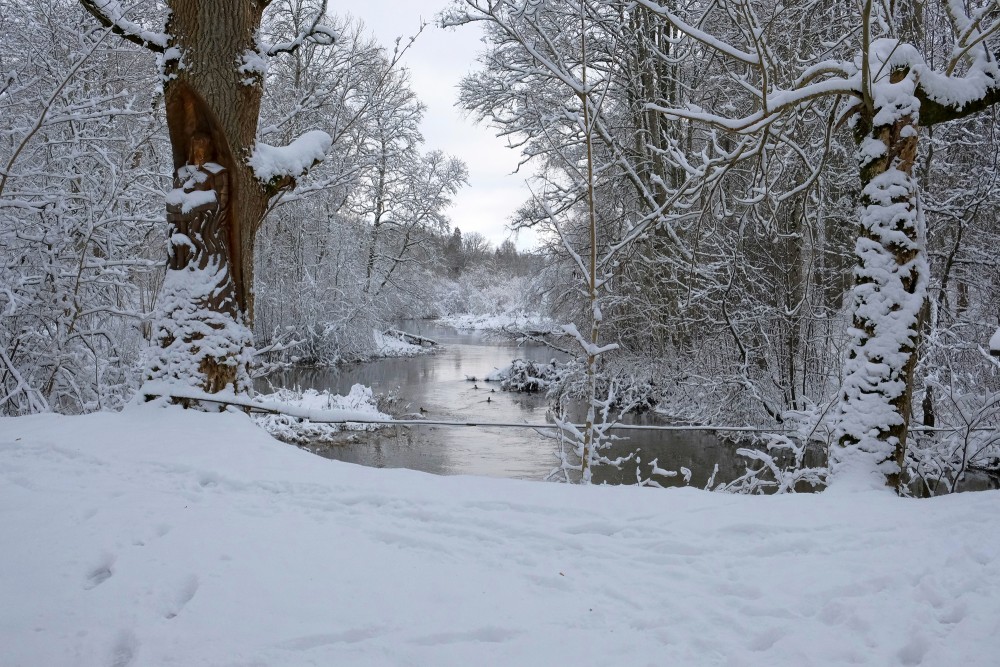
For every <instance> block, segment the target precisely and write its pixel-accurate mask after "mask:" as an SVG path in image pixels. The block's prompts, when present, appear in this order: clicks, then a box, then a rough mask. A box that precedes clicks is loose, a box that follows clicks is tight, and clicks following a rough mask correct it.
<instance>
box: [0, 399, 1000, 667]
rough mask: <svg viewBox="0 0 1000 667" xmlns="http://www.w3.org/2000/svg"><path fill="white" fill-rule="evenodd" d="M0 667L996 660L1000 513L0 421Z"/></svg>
mask: <svg viewBox="0 0 1000 667" xmlns="http://www.w3.org/2000/svg"><path fill="white" fill-rule="evenodd" d="M0 534H2V535H3V536H4V539H3V546H2V548H0V600H2V602H3V604H2V605H0V665H3V666H4V667H13V666H24V667H38V666H44V667H59V666H63V665H66V666H69V665H74V666H75V665H82V666H89V665H95V666H101V667H107V666H115V667H124V666H126V665H131V666H139V665H156V666H159V665H184V666H186V667H190V666H194V665H227V666H235V665H241V666H251V665H253V666H263V665H297V666H298V665H323V666H332V665H344V666H351V667H358V666H364V665H421V666H423V665H426V666H435V667H437V666H442V665H456V666H458V665H461V666H463V667H468V666H479V665H512V666H522V665H539V666H541V665H546V666H549V665H572V666H578V665H685V666H687V665H747V666H765V665H766V666H769V667H770V666H780V665H796V666H803V665H841V664H862V665H879V666H884V665H921V664H924V665H962V667H972V666H974V665H983V666H986V665H996V664H997V662H996V661H997V655H998V654H1000V493H996V492H987V493H978V494H966V495H960V496H953V497H946V498H940V499H936V500H932V501H904V500H899V499H896V498H894V497H893V496H891V495H889V494H887V493H884V492H880V491H879V492H865V493H838V492H837V491H836V490H834V491H832V492H828V493H826V494H823V495H816V496H786V497H772V498H760V497H734V496H727V495H718V494H709V493H704V492H700V491H695V490H689V489H687V490H685V489H682V490H670V491H661V490H650V489H638V488H625V487H617V488H610V487H603V488H601V487H595V488H582V487H567V486H560V485H554V484H544V483H533V482H521V481H514V480H497V479H478V478H471V477H434V476H430V475H425V474H422V473H416V472H411V471H399V470H376V469H368V468H361V467H356V466H352V465H349V464H343V463H338V462H334V461H328V460H325V459H320V458H317V457H314V456H312V455H309V454H306V453H304V452H302V451H299V450H297V449H295V448H293V447H290V446H287V445H282V444H279V443H277V442H275V441H273V440H271V439H270V438H269V437H268V436H266V435H264V434H263V433H262V432H261V431H259V430H257V429H256V427H254V426H253V425H252V423H251V422H250V420H249V419H247V418H246V417H243V416H242V415H223V416H219V415H215V416H212V415H206V414H200V413H195V412H184V411H180V410H177V409H158V408H151V407H138V408H131V409H129V410H128V411H127V412H126V413H124V414H121V415H116V414H98V415H91V416H87V417H72V418H68V417H54V416H40V417H29V418H19V419H7V420H0Z"/></svg>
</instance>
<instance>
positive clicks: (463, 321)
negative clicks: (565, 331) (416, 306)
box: [437, 312, 562, 334]
mask: <svg viewBox="0 0 1000 667" xmlns="http://www.w3.org/2000/svg"><path fill="white" fill-rule="evenodd" d="M437 321H438V323H439V324H446V325H448V326H451V327H455V328H456V329H466V330H470V331H508V332H511V333H517V332H522V331H523V332H529V333H560V334H561V333H562V328H561V327H560V326H559V325H558V324H557V323H556V321H555V320H552V319H549V318H547V317H543V316H541V315H539V314H537V313H524V312H513V313H502V314H499V315H474V314H470V313H464V314H456V315H444V316H442V317H441V318H439V319H438V320H437Z"/></svg>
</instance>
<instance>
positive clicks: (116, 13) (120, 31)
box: [80, 0, 170, 53]
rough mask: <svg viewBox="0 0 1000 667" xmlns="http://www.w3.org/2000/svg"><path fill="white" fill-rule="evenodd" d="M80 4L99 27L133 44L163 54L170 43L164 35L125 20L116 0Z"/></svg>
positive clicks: (87, 0) (95, 0) (100, 0)
mask: <svg viewBox="0 0 1000 667" xmlns="http://www.w3.org/2000/svg"><path fill="white" fill-rule="evenodd" d="M80 4H81V5H83V8H84V9H86V10H87V12H89V13H90V14H91V16H93V17H94V18H96V19H97V20H98V21H100V23H101V25H103V26H104V27H105V28H110V29H111V32H113V33H114V34H116V35H118V36H119V37H121V38H122V39H126V40H128V41H130V42H132V43H133V44H137V45H139V46H143V47H146V48H147V49H149V50H151V51H156V52H157V53H163V52H164V51H165V50H166V48H167V44H168V43H169V42H170V36H169V35H167V34H166V33H164V32H154V31H152V30H146V29H145V28H143V27H142V26H141V25H139V24H138V23H135V22H134V21H129V20H128V19H126V18H125V10H124V9H122V6H121V3H120V2H118V0H80Z"/></svg>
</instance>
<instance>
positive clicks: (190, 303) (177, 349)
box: [149, 0, 268, 393]
mask: <svg viewBox="0 0 1000 667" xmlns="http://www.w3.org/2000/svg"><path fill="white" fill-rule="evenodd" d="M265 4H266V3H263V2H257V1H255V0H211V1H204V0H171V1H170V2H169V5H170V9H171V11H172V14H171V16H170V20H169V22H168V25H167V33H168V34H169V35H171V38H172V41H171V44H170V47H171V48H170V49H169V50H168V51H167V52H166V54H165V56H164V58H165V63H164V79H165V81H164V98H165V102H166V112H167V127H168V129H169V132H170V141H171V145H172V148H173V164H174V173H175V183H174V186H175V189H174V191H173V192H172V193H171V194H170V196H169V197H168V205H167V220H168V223H169V239H168V241H169V251H168V265H167V277H166V280H165V282H164V287H163V290H162V292H161V295H160V301H159V305H158V308H157V316H156V323H155V338H156V341H157V342H158V343H159V349H158V350H154V351H153V359H151V360H150V364H149V379H150V380H162V381H167V382H177V381H180V382H182V383H185V384H194V385H196V386H198V387H199V388H201V389H203V390H204V391H206V392H209V393H215V392H218V391H221V390H224V389H226V388H227V387H231V388H232V389H233V390H235V391H238V392H239V391H246V390H248V389H249V377H248V374H247V363H248V361H249V355H250V350H251V348H252V343H253V341H252V337H251V334H250V331H249V328H248V327H249V325H250V322H251V319H252V316H253V296H252V285H253V274H252V271H253V246H254V237H255V235H256V231H257V228H258V227H259V225H260V222H261V220H262V219H263V216H264V213H265V211H266V209H267V203H268V196H267V192H266V190H265V187H264V186H263V184H261V183H260V182H259V181H257V179H256V178H255V177H254V174H253V172H252V170H251V168H250V167H249V165H248V164H247V157H248V155H249V153H250V151H251V149H252V148H253V145H254V140H255V136H256V132H257V123H258V117H259V112H260V104H261V96H262V94H263V81H262V78H261V75H260V73H258V72H253V71H241V69H240V63H241V61H242V59H243V57H244V54H246V53H247V52H254V51H256V50H257V49H258V47H257V44H256V42H255V39H256V35H257V31H258V29H259V28H260V22H261V14H262V11H263V7H264V6H265Z"/></svg>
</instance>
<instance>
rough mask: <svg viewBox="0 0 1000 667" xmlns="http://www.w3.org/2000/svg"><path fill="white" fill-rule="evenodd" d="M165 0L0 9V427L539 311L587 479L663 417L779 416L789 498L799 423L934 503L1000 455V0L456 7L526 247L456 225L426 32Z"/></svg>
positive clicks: (246, 383)
mask: <svg viewBox="0 0 1000 667" xmlns="http://www.w3.org/2000/svg"><path fill="white" fill-rule="evenodd" d="M227 2H228V0H227ZM147 4H148V6H145V5H144V6H142V7H141V8H139V7H137V8H133V9H126V8H124V6H123V5H121V4H119V3H118V2H115V1H113V0H82V1H80V2H76V1H71V0H24V1H19V2H3V3H2V4H0V34H2V35H3V37H2V39H3V42H4V45H3V46H4V48H3V49H0V54H2V55H0V167H2V170H0V414H5V415H11V416H14V415H25V414H31V413H39V412H48V411H54V412H59V413H64V414H79V413H88V412H93V411H101V410H117V409H120V408H122V407H123V406H125V405H126V404H128V403H130V402H132V401H134V400H136V397H138V396H146V397H152V396H157V395H171V396H174V397H175V399H177V400H181V401H184V400H188V401H191V400H194V398H192V397H187V398H185V397H183V396H177V387H181V388H186V389H188V390H196V391H202V392H205V393H206V394H215V393H219V392H230V393H235V394H240V393H246V392H251V391H252V389H251V385H252V383H253V378H255V377H258V376H260V375H263V374H266V373H267V372H269V371H273V370H274V369H275V368H280V367H288V366H289V365H295V364H299V365H301V364H313V365H315V364H319V365H334V366H335V365H337V364H341V363H344V362H350V361H356V360H362V359H368V358H372V357H373V356H376V355H377V347H378V334H379V332H381V331H384V330H386V329H390V328H392V327H393V323H394V322H397V321H399V320H400V319H401V318H434V317H441V316H447V315H454V314H462V313H465V314H473V315H497V314H501V313H513V312H521V313H524V312H530V313H534V314H537V315H541V316H544V317H547V318H549V319H550V320H551V322H553V323H554V328H553V329H552V331H553V332H554V335H549V336H548V340H549V342H550V343H551V344H553V345H555V346H556V347H558V348H559V349H564V350H565V349H570V348H572V350H571V352H572V353H573V355H574V356H575V361H572V362H569V363H568V367H567V369H566V370H565V371H564V372H561V373H560V374H559V382H558V383H556V384H557V385H558V386H556V387H554V388H552V389H550V392H552V393H553V395H556V396H559V397H565V396H573V397H576V398H577V399H579V400H582V401H583V402H584V405H585V406H587V410H586V418H585V423H584V424H581V425H579V426H580V427H579V428H577V427H575V426H574V427H572V428H568V429H567V437H569V438H570V439H571V440H573V441H574V443H575V445H574V448H573V449H574V453H575V457H574V458H573V460H572V461H569V460H564V461H563V465H566V466H569V467H573V468H574V469H576V470H578V471H579V472H581V473H582V474H583V477H584V478H587V476H588V469H589V467H590V466H592V465H598V464H600V463H602V462H604V463H607V462H609V460H608V459H607V458H606V457H603V455H602V450H603V449H604V448H605V447H606V445H607V444H608V443H607V441H608V440H609V438H610V437H611V436H610V433H609V431H608V428H609V427H610V426H611V425H612V424H613V423H614V422H615V420H617V419H618V418H620V416H621V415H622V414H624V413H627V412H628V411H630V410H637V409H647V408H649V407H650V406H655V410H656V412H657V413H658V414H660V415H663V416H664V417H665V418H667V419H669V420H672V421H673V422H674V423H681V424H684V423H687V424H701V425H712V424H736V425H740V426H746V427H755V428H757V429H759V430H760V432H761V433H763V434H764V435H763V436H762V440H761V442H764V443H765V444H766V450H767V451H771V452H772V453H774V452H775V451H777V450H783V451H785V452H786V453H787V452H791V453H793V454H794V456H793V458H794V459H795V462H793V464H792V465H791V467H789V466H787V465H783V466H780V469H779V466H777V465H776V464H775V459H774V458H772V457H770V456H768V455H767V454H766V453H763V454H761V457H762V458H761V461H762V462H763V464H764V466H763V468H761V470H759V471H758V472H759V473H760V474H761V475H770V476H775V477H782V476H786V475H791V476H792V477H789V478H786V479H785V480H784V482H781V481H780V480H779V481H778V482H779V485H784V486H785V487H788V488H791V487H794V486H795V485H796V484H798V482H799V481H803V480H804V481H810V482H811V483H813V484H824V483H825V478H826V474H827V471H826V469H825V468H824V469H823V470H820V471H818V472H817V470H816V469H815V468H809V469H804V468H803V464H802V461H801V454H802V451H803V450H804V447H805V446H806V445H807V444H808V443H814V445H816V446H820V447H822V448H823V449H824V451H826V452H827V454H828V458H829V461H830V468H831V469H836V468H837V467H838V466H840V468H842V469H844V470H847V469H851V468H853V467H855V464H856V463H857V462H858V461H865V462H866V463H864V464H863V465H862V466H861V467H866V469H867V470H869V471H877V472H878V474H880V475H881V476H882V477H884V480H885V482H886V483H887V484H889V485H890V486H893V487H898V488H903V487H906V486H907V485H911V486H912V484H911V483H915V484H916V486H915V487H913V488H919V489H920V490H921V491H920V492H921V493H936V492H946V491H950V490H954V489H955V487H956V485H957V483H958V481H959V480H960V479H961V478H962V477H963V475H964V474H965V473H966V471H968V470H970V469H973V468H978V469H981V470H991V469H992V470H996V469H997V468H1000V445H998V441H997V433H998V430H997V429H998V428H1000V424H998V418H1000V384H998V371H1000V361H998V358H997V355H1000V330H998V315H997V313H1000V301H998V296H997V295H998V293H1000V290H998V285H1000V263H998V262H997V260H996V256H995V253H994V248H995V247H996V246H997V244H998V242H1000V239H998V234H1000V231H998V230H1000V227H998V225H997V221H996V213H995V212H996V211H997V197H998V196H1000V186H998V184H997V182H996V181H997V155H998V142H997V137H996V128H997V122H996V113H997V111H996V107H995V102H997V101H998V100H1000V68H998V66H997V56H996V49H997V46H998V42H1000V40H998V33H1000V16H998V6H997V3H996V2H994V1H992V0H975V1H971V2H960V1H958V0H949V1H944V2H890V1H889V0H866V1H864V2H860V1H859V2H841V1H828V0H812V1H808V2H795V3H783V2H778V1H777V0H773V1H772V0H754V1H750V0H725V1H722V0H717V1H704V2H702V1H694V0H691V1H686V2H677V3H670V2H667V3H663V2H656V1H654V0H636V1H631V0H630V1H624V0H621V1H618V0H601V1H594V0H590V1H581V2H546V1H544V0H528V1H527V2H513V1H512V0H502V1H496V0H465V1H461V2H453V3H452V4H451V5H450V6H446V7H443V8H442V9H441V13H440V14H439V15H438V17H437V19H436V20H437V23H438V24H439V25H441V26H444V27H450V28H452V29H456V30H464V29H471V28H470V26H479V28H480V29H481V30H482V31H483V35H484V43H483V50H482V52H481V54H480V56H479V60H478V62H477V63H470V74H469V75H468V76H467V77H466V78H465V79H464V80H463V82H462V84H461V87H460V90H459V91H458V92H457V102H456V103H457V104H458V105H460V106H461V108H463V109H464V110H465V111H466V112H467V113H468V114H469V115H470V117H471V118H473V119H474V120H476V121H478V122H480V123H482V124H483V125H485V126H488V127H489V128H492V130H493V131H495V132H496V133H498V134H499V135H501V136H503V137H505V138H507V140H508V141H509V142H510V145H511V147H512V148H514V149H515V150H517V151H518V152H519V154H520V159H521V163H522V166H523V167H524V170H525V173H526V174H527V175H528V176H527V178H528V181H527V185H528V188H527V190H526V193H527V196H526V198H525V201H524V203H523V204H522V205H521V207H520V208H519V209H518V212H517V214H516V215H515V216H514V218H513V219H511V220H510V221H509V222H510V228H511V230H512V232H513V231H516V230H518V229H527V228H531V229H534V230H535V231H536V232H537V234H538V238H540V239H541V244H540V246H539V247H538V248H537V249H535V250H531V251H525V250H518V248H517V246H516V245H515V243H514V241H513V240H508V241H506V242H504V243H503V244H502V245H500V246H499V247H493V246H492V245H491V244H490V242H489V241H488V240H487V239H486V238H485V237H484V236H483V235H482V234H479V233H477V232H467V233H466V234H464V235H463V234H462V231H461V225H462V221H460V220H449V218H448V216H447V209H448V207H449V205H450V204H451V202H452V200H453V198H454V197H455V195H456V194H457V193H458V192H460V191H461V189H462V188H463V187H465V186H466V185H467V179H468V173H467V168H466V166H465V164H464V163H463V162H462V161H461V160H460V159H458V158H456V157H454V156H450V155H446V154H444V153H443V152H442V151H440V150H437V149H435V148H434V147H433V146H426V145H425V142H424V140H423V137H422V136H421V133H420V129H419V123H420V121H421V119H422V116H423V114H424V113H425V106H424V104H423V103H422V102H421V100H420V99H418V97H417V95H416V94H415V93H414V91H413V90H412V88H411V86H410V84H409V75H408V70H407V67H406V65H405V58H406V52H407V49H408V48H409V46H410V44H411V43H412V42H407V41H405V40H403V41H397V42H396V44H395V46H394V47H391V46H389V47H387V46H384V45H381V44H379V43H377V41H376V40H375V39H374V38H373V37H371V36H370V33H369V32H368V31H367V30H366V28H365V26H364V24H363V23H362V22H361V21H360V20H358V19H356V18H352V17H351V16H350V14H349V10H350V7H347V6H344V7H339V6H335V5H331V6H328V5H327V2H325V1H322V2H321V1H319V0H275V1H273V2H249V0H239V2H237V1H236V0H233V1H232V2H228V4H233V5H234V7H235V6H243V5H247V6H252V7H251V8H250V9H249V10H246V11H244V10H243V9H241V10H240V11H235V10H234V11H233V12H228V11H225V10H224V9H223V6H224V5H226V4H227V3H223V2H220V3H218V6H217V7H215V9H210V8H201V9H199V8H198V7H197V3H189V2H176V3H166V5H157V4H156V3H147ZM168 5H169V10H170V11H169V12H168ZM175 5H176V6H175ZM164 26H166V27H164ZM420 38H421V37H420V36H418V37H417V38H416V39H420ZM196 59H200V60H196ZM237 61H238V63H239V64H238V66H235V67H232V68H228V67H227V68H220V67H219V66H218V63H220V62H237ZM222 70H225V71H224V72H223V71H222ZM164 211H166V214H164ZM164 257H166V260H165V259H164ZM171 386H174V389H173V390H171V389H170V387H171ZM555 402H556V403H558V402H559V399H558V398H557V399H555ZM557 418H558V417H557ZM566 423H567V424H569V420H568V419H567V421H566ZM569 426H571V425H569ZM769 429H770V430H773V433H771V434H770V435H767V433H768V430H769ZM859 465H861V464H859ZM796 476H797V477H796ZM789 480H791V482H789ZM772 481H775V480H772ZM751 486H753V485H751Z"/></svg>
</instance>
